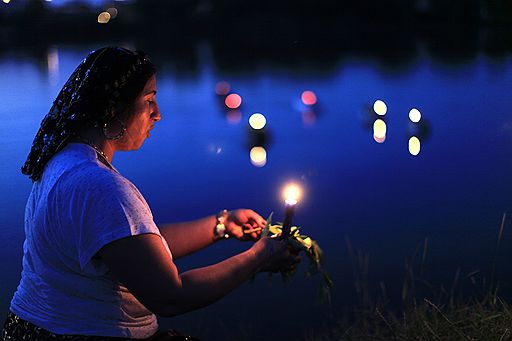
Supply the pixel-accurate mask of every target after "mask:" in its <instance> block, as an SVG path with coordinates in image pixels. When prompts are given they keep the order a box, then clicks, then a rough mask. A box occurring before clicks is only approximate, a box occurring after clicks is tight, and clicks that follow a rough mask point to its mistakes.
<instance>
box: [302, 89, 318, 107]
mask: <svg viewBox="0 0 512 341" xmlns="http://www.w3.org/2000/svg"><path fill="white" fill-rule="evenodd" d="M300 99H301V100H302V103H304V104H305V105H315V104H316V100H317V99H316V95H315V93H314V92H313V91H310V90H306V91H304V92H303V93H302V95H301V96H300Z"/></svg>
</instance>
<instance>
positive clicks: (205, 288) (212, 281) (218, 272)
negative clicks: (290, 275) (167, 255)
mask: <svg viewBox="0 0 512 341" xmlns="http://www.w3.org/2000/svg"><path fill="white" fill-rule="evenodd" d="M265 259H266V251H265V250H264V248H261V247H259V248H258V247H252V248H251V249H249V250H247V251H245V252H242V253H240V254H238V255H236V256H233V257H230V258H228V259H226V260H224V261H222V262H220V263H217V264H214V265H211V266H207V267H203V268H199V269H194V270H190V271H187V272H185V273H183V274H182V275H181V276H180V278H181V289H180V290H179V294H177V295H174V297H173V299H172V301H169V302H168V304H167V305H166V306H165V307H164V308H163V309H162V311H160V314H161V315H164V316H173V315H178V314H182V313H185V312H188V311H191V310H194V309H197V308H201V307H204V306H206V305H209V304H211V303H213V302H215V301H217V300H218V299H220V298H222V297H223V296H225V295H226V294H228V293H229V292H231V291H232V290H234V289H235V288H237V287H238V286H240V285H241V284H243V283H245V282H247V281H248V280H249V279H250V278H251V277H252V276H254V275H255V274H256V273H257V272H258V271H259V270H260V269H261V267H262V265H263V264H264V262H265Z"/></svg>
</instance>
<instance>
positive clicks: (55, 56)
mask: <svg viewBox="0 0 512 341" xmlns="http://www.w3.org/2000/svg"><path fill="white" fill-rule="evenodd" d="M47 64H48V79H49V81H50V85H52V86H55V85H56V84H57V82H58V79H59V69H60V62H59V50H58V48H56V47H50V48H49V49H48V55H47Z"/></svg>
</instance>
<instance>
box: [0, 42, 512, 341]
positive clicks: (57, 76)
mask: <svg viewBox="0 0 512 341" xmlns="http://www.w3.org/2000/svg"><path fill="white" fill-rule="evenodd" d="M94 47H96V46H86V47H69V46H55V47H52V48H49V49H48V50H47V52H43V53H42V56H43V57H42V59H40V60H35V59H31V58H27V57H26V56H25V55H24V54H23V53H22V52H21V53H20V52H19V51H14V52H16V53H14V52H13V53H11V54H9V53H5V54H3V55H2V57H1V58H0V75H1V80H0V102H1V103H2V105H1V106H0V113H1V117H2V124H1V125H0V138H1V141H2V144H1V145H0V193H2V195H1V197H0V221H1V223H0V224H1V225H0V226H1V228H0V231H1V233H2V238H0V271H1V274H2V275H1V282H0V283H1V285H0V308H1V310H2V311H7V309H8V304H9V301H10V297H11V295H12V293H13V291H14V290H15V287H16V285H17V282H18V280H19V273H20V265H21V256H22V242H23V238H24V235H23V210H24V205H25V201H26V199H27V196H28V193H29V191H30V186H31V183H30V181H29V180H28V178H26V177H24V176H22V175H21V174H20V172H19V169H20V166H21V164H22V163H23V161H24V160H25V157H26V155H27V153H28V150H29V148H30V145H31V141H32V138H33V136H34V134H35V132H36V131H37V128H38V126H39V122H40V120H41V119H42V117H43V116H44V115H45V114H46V112H47V111H48V109H49V107H50V105H51V103H52V101H53V99H54V98H55V96H56V94H57V93H58V91H59V89H60V87H61V86H62V84H63V83H64V82H65V80H66V79H67V76H68V75H69V74H70V73H71V71H72V70H73V69H74V67H75V66H76V65H77V64H78V63H79V62H80V61H81V59H82V58H83V57H84V56H85V55H86V53H87V51H89V50H90V49H92V48H94ZM149 52H150V53H151V51H149ZM196 52H197V54H196V55H195V58H197V69H196V70H195V71H194V72H186V73H175V72H171V69H172V68H169V67H164V68H162V70H161V71H160V72H159V74H158V102H159V105H160V108H161V111H162V120H161V122H159V123H158V124H157V125H156V128H155V129H154V130H153V132H152V135H151V138H150V139H149V140H148V141H147V142H146V143H145V144H144V146H143V147H142V148H141V150H139V151H136V152H129V153H119V154H117V155H116V156H115V158H114V164H115V166H116V167H117V168H118V169H119V170H120V172H121V173H122V174H124V175H125V176H126V177H127V178H129V179H130V180H132V181H133V182H134V183H135V184H136V185H137V186H138V187H139V189H140V190H141V192H142V193H143V194H144V196H145V197H146V199H147V201H148V203H149V204H150V206H151V208H152V211H153V214H154V217H155V220H156V221H157V223H164V222H172V221H180V220H186V219H194V218H197V217H201V216H203V215H208V214H212V213H215V212H218V211H219V210H221V209H223V208H228V209H235V208H239V207H248V208H253V209H254V210H256V211H258V212H259V213H260V214H262V215H263V216H267V215H268V214H269V213H270V212H272V211H274V212H275V218H276V219H277V220H280V219H282V218H283V213H284V203H283V202H282V199H281V193H280V192H281V189H282V187H283V185H284V184H285V183H287V182H289V181H296V182H298V183H300V184H301V185H302V186H303V188H304V198H303V200H302V201H301V202H300V203H299V205H298V206H297V210H296V216H295V222H296V223H297V224H298V225H300V226H302V227H303V231H304V232H305V233H307V234H309V235H311V236H312V237H313V238H315V239H317V240H318V242H319V244H320V245H321V246H322V248H323V249H324V252H325V258H326V261H327V263H326V269H327V270H328V271H329V273H330V274H331V276H332V278H333V280H334V282H335V284H336V286H335V288H334V289H333V291H332V301H331V304H330V305H319V304H318V303H317V301H316V296H315V295H316V289H317V286H318V285H319V284H320V281H319V279H318V278H312V279H308V280H305V279H303V278H302V274H303V273H304V272H305V270H306V269H305V267H303V268H301V269H299V273H298V274H297V276H296V277H295V278H294V279H293V280H292V281H291V282H290V283H286V284H283V283H282V282H281V280H280V279H279V278H274V279H273V280H272V282H271V283H269V282H267V279H266V276H265V275H260V276H258V277H257V278H256V280H255V283H252V284H247V285H244V286H243V287H242V288H240V289H238V290H237V291H235V292H234V293H233V294H232V295H230V296H228V297H226V298H224V299H223V300H221V301H220V302H218V303H216V304H214V305H212V306H210V307H208V308H205V309H202V310H199V311H197V312H193V313H190V314H187V315H185V316H180V317H176V318H172V319H162V323H163V324H164V325H165V326H170V327H174V328H177V329H182V330H185V331H188V332H189V333H191V334H194V335H197V336H200V337H204V338H205V339H214V338H213V337H212V335H220V336H223V337H227V338H231V339H246V340H261V339H264V338H266V339H277V338H278V337H279V336H283V335H288V336H295V337H301V338H302V337H307V336H308V335H313V334H315V333H317V332H318V331H320V330H322V329H323V328H324V327H325V325H327V324H328V323H329V322H330V321H331V318H334V317H336V316H338V315H340V314H342V313H343V312H344V311H345V310H346V309H348V308H347V307H349V305H350V304H352V303H354V302H355V301H357V295H356V293H355V291H354V286H353V282H354V277H353V274H352V265H353V264H354V263H353V261H352V260H351V259H350V257H349V255H348V252H347V240H349V241H350V243H351V245H352V246H353V247H354V248H355V249H360V250H362V252H364V253H367V254H368V255H369V269H368V276H369V281H370V285H373V284H375V283H378V282H379V281H382V282H384V283H385V284H386V285H387V287H388V288H389V292H390V293H391V294H397V293H399V292H400V290H401V284H402V282H403V278H404V268H405V265H404V264H405V259H406V258H407V257H410V256H412V255H413V254H414V252H415V250H417V249H418V247H420V248H421V245H422V243H423V242H424V240H425V238H428V245H429V248H428V252H427V257H426V259H425V262H424V267H425V273H426V275H425V276H427V277H428V279H429V280H431V281H432V282H434V283H436V285H440V283H451V281H452V279H453V277H454V274H455V272H456V269H457V268H461V271H462V272H463V273H469V272H470V271H473V270H481V271H482V272H483V273H484V274H485V275H486V276H488V275H489V271H490V269H491V265H492V261H493V257H494V254H495V250H496V241H497V235H498V230H499V228H500V224H501V222H502V216H503V214H504V213H506V212H510V211H511V207H512V115H511V112H510V110H511V106H512V100H511V97H510V89H511V88H512V58H511V57H510V56H506V57H501V58H499V59H494V58H491V57H488V56H486V55H484V54H482V53H476V54H475V55H473V56H472V57H470V58H467V59H465V60H461V61H459V62H457V63H456V64H447V63H443V62H440V61H439V60H437V59H434V58H432V56H431V55H429V54H428V53H425V52H424V53H419V54H418V57H417V58H416V59H415V60H414V61H413V62H411V63H409V64H408V65H407V66H406V67H404V68H401V69H390V68H388V67H384V66H383V65H382V64H380V63H377V62H375V61H374V60H372V59H370V58H361V57H358V56H357V55H350V54H348V55H345V56H343V58H342V59H341V58H340V61H339V62H338V63H337V64H335V65H334V67H331V68H330V69H329V70H328V72H326V71H325V70H322V71H318V70H316V69H314V68H308V67H307V66H304V65H302V66H296V67H290V68H275V67H272V66H269V64H261V65H260V66H259V67H257V68H255V69H254V68H253V69H251V70H250V71H237V72H228V71H226V70H224V69H219V68H218V67H217V66H216V65H217V64H216V63H215V62H214V60H213V58H212V54H211V51H210V48H209V46H208V44H204V45H200V47H199V48H198V49H197V51H196ZM315 70H316V71H315ZM219 81H227V82H229V83H230V84H231V87H232V91H234V92H236V93H238V94H240V95H241V96H242V100H243V102H242V106H241V108H240V114H239V115H241V116H240V117H241V118H240V121H239V122H238V123H236V120H235V122H233V120H232V119H231V120H230V117H231V118H232V117H236V115H235V116H233V113H228V112H227V109H226V108H225V107H224V106H223V105H222V103H221V101H219V96H217V95H216V94H215V91H214V89H215V85H216V84H217V82H219ZM304 90H312V91H314V92H315V93H316V95H317V97H318V103H317V105H316V106H315V107H314V108H313V109H312V111H313V112H305V109H306V108H305V107H304V106H303V105H301V104H300V95H301V93H302V92H303V91H304ZM377 99H381V100H383V101H384V102H385V103H386V104H387V107H388V111H387V114H386V115H385V118H384V119H385V122H386V125H387V134H386V139H385V142H384V143H377V142H376V141H375V140H374V138H373V131H372V124H373V121H374V120H375V119H376V115H375V114H374V113H373V112H372V111H371V107H372V105H373V103H374V101H375V100H377ZM411 108H418V109H419V110H420V111H421V113H422V121H420V122H422V123H421V124H422V125H421V127H422V129H423V130H421V129H420V128H418V125H416V126H415V125H414V124H412V123H411V122H410V121H409V118H408V113H409V110H410V109H411ZM255 112H260V113H263V114H264V115H265V116H266V118H267V127H266V143H265V145H264V146H265V149H266V152H267V159H266V164H265V166H264V167H256V166H254V165H253V164H252V163H251V159H250V156H249V152H250V148H251V147H252V145H253V141H254V138H255V137H254V135H253V134H251V130H250V129H249V127H248V118H249V116H250V115H251V114H252V113H255ZM413 134H414V135H416V136H418V137H419V138H420V141H421V151H420V153H419V154H418V155H417V156H413V155H411V154H410V153H409V151H408V140H409V138H410V137H411V136H412V135H413ZM511 229H512V226H510V224H507V221H506V223H505V230H504V236H503V239H502V241H501V245H500V249H499V250H498V251H499V252H498V253H497V254H498V257H497V263H496V264H497V277H498V278H499V279H500V280H501V281H502V286H503V288H504V290H505V291H506V290H507V289H510V283H512V271H511V270H510V269H509V268H507V266H506V260H507V258H509V256H510V255H511V254H510V250H511V249H512V248H511V246H512V245H511V237H512V231H510V230H511ZM247 247H249V245H248V244H243V243H238V242H236V241H231V240H230V241H226V242H224V243H218V244H217V245H214V246H213V247H212V248H211V249H209V250H205V251H204V252H201V253H199V254H197V255H193V256H191V257H189V258H187V259H183V260H180V261H179V262H178V267H179V268H180V269H181V270H186V269H190V268H193V267H197V266H202V265H208V264H211V263H213V262H216V261H219V260H220V259H222V258H224V257H226V256H229V255H232V254H234V253H236V252H237V251H240V250H242V249H245V248H247ZM420 253H421V252H420ZM277 326H279V327H277Z"/></svg>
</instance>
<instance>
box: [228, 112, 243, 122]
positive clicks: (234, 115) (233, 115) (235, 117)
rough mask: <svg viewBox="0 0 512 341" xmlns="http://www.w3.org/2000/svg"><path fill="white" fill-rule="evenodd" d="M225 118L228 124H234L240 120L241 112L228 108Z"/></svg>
mask: <svg viewBox="0 0 512 341" xmlns="http://www.w3.org/2000/svg"><path fill="white" fill-rule="evenodd" d="M226 119H227V121H228V123H229V124H232V125H236V124H238V123H240V121H242V112H241V111H240V110H232V109H231V110H228V111H227V112H226Z"/></svg>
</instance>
